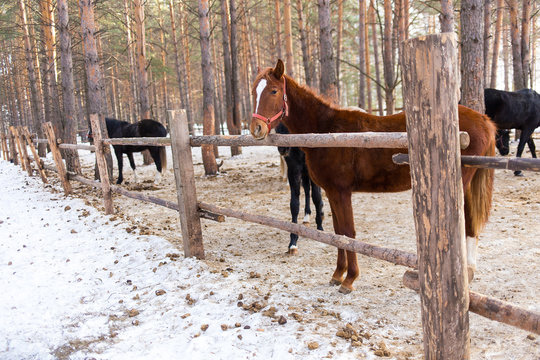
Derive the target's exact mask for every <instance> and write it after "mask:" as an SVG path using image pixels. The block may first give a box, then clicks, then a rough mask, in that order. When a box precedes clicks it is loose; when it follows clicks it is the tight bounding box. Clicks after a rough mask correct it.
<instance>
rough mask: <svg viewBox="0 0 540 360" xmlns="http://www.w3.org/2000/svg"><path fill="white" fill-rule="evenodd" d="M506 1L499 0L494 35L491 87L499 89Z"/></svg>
mask: <svg viewBox="0 0 540 360" xmlns="http://www.w3.org/2000/svg"><path fill="white" fill-rule="evenodd" d="M503 9H504V0H497V11H496V12H497V19H496V21H495V33H494V35H493V58H492V60H491V78H490V84H489V87H490V88H493V89H495V88H496V87H497V68H498V61H499V54H500V46H501V33H502V20H503Z"/></svg>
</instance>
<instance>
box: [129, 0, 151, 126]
mask: <svg viewBox="0 0 540 360" xmlns="http://www.w3.org/2000/svg"><path fill="white" fill-rule="evenodd" d="M133 3H134V5H135V8H134V11H135V34H136V41H135V42H136V49H137V50H136V53H137V55H136V59H137V74H138V88H139V104H140V109H141V118H143V119H150V118H151V117H152V115H151V110H150V100H149V97H148V72H147V71H146V32H145V24H144V20H145V16H144V8H143V4H142V0H134V1H133Z"/></svg>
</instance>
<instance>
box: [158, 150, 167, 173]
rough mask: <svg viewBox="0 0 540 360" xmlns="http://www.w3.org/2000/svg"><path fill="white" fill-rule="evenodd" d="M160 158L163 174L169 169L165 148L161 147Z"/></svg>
mask: <svg viewBox="0 0 540 360" xmlns="http://www.w3.org/2000/svg"><path fill="white" fill-rule="evenodd" d="M159 158H160V159H161V172H162V173H163V172H164V171H165V169H167V151H166V150H165V146H160V147H159Z"/></svg>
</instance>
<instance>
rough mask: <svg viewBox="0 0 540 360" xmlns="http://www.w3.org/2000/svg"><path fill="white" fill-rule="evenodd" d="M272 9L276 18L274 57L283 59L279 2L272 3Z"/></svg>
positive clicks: (277, 0)
mask: <svg viewBox="0 0 540 360" xmlns="http://www.w3.org/2000/svg"><path fill="white" fill-rule="evenodd" d="M274 9H275V16H276V29H275V34H276V57H277V58H278V59H283V52H282V51H281V15H280V11H279V0H275V1H274ZM231 17H232V15H231Z"/></svg>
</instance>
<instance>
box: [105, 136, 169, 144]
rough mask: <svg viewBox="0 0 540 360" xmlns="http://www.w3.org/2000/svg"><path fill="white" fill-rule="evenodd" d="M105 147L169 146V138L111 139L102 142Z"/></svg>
mask: <svg viewBox="0 0 540 360" xmlns="http://www.w3.org/2000/svg"><path fill="white" fill-rule="evenodd" d="M102 141H103V143H104V144H105V145H138V146H164V145H165V146H170V145H171V138H166V137H137V138H111V139H103V140H102Z"/></svg>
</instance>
